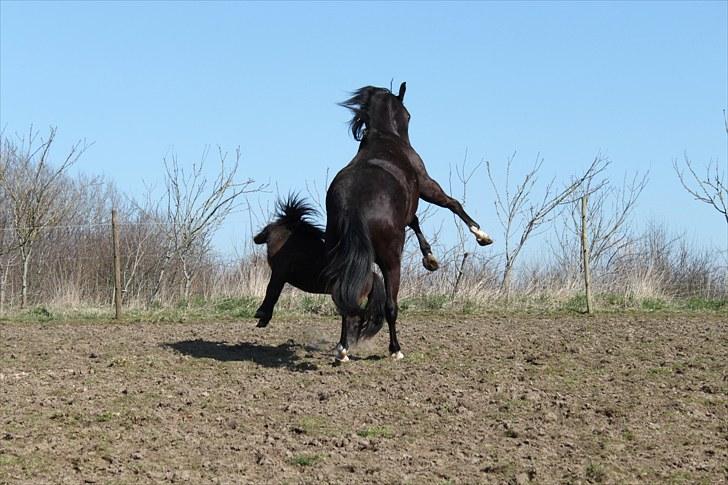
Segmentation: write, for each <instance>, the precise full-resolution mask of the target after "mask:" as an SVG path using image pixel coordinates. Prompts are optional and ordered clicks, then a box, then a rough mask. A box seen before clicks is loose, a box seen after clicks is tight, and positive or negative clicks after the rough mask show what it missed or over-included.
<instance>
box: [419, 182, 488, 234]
mask: <svg viewBox="0 0 728 485" xmlns="http://www.w3.org/2000/svg"><path fill="white" fill-rule="evenodd" d="M420 197H421V198H422V200H424V201H426V202H429V203H431V204H435V205H438V206H440V207H445V208H447V209H450V210H451V211H452V212H453V213H455V214H456V215H457V216H458V217H459V218H460V219H462V220H463V222H465V224H467V225H468V228H470V232H472V233H473V234H474V235H475V239H476V240H477V241H478V244H480V245H481V246H487V245H488V244H492V243H493V239H491V237H490V236H489V235H488V234H487V233H486V232H485V231H483V230H482V229H480V225H479V224H478V223H477V222H475V221H474V220H473V219H472V218H471V217H470V216H469V215H468V214H467V213H466V212H465V210H464V209H463V206H462V204H460V202H458V201H457V200H455V199H453V198H452V197H450V196H449V195H447V194H446V193H445V191H444V190H442V187H440V184H438V183H437V182H436V181H434V180H432V179H431V178H430V177H429V176H427V175H425V176H424V177H422V180H420Z"/></svg>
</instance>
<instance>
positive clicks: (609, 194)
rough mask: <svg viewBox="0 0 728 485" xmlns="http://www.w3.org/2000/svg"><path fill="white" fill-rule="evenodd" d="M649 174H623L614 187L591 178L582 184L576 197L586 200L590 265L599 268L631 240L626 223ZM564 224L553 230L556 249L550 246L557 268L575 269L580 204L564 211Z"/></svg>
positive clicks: (578, 238) (579, 230) (605, 180)
mask: <svg viewBox="0 0 728 485" xmlns="http://www.w3.org/2000/svg"><path fill="white" fill-rule="evenodd" d="M648 175H649V174H648V173H647V172H646V173H644V174H641V173H635V174H633V175H632V176H631V177H629V176H627V175H625V176H624V179H623V181H622V184H621V185H619V186H616V185H614V184H612V183H611V182H610V181H609V180H608V179H606V178H605V179H595V178H591V179H588V180H585V181H584V184H583V185H582V187H581V189H580V190H579V191H578V193H577V195H578V196H579V197H580V198H581V197H583V196H588V197H589V207H588V212H587V214H586V222H587V227H588V231H587V240H588V244H589V248H588V252H589V262H590V263H591V264H592V265H594V266H598V265H600V264H602V263H604V262H606V264H608V262H609V261H610V260H611V259H612V258H613V257H614V256H615V255H616V254H618V253H619V251H620V249H621V248H623V247H626V246H628V245H630V244H631V243H632V242H633V241H632V238H631V232H630V227H629V221H630V217H631V215H632V213H633V212H634V209H635V207H636V205H637V200H638V199H639V197H640V195H641V194H642V191H643V190H644V189H645V187H646V186H647V182H648V181H649V178H648ZM562 220H563V225H562V226H561V228H559V229H557V231H556V247H554V246H553V245H552V246H551V249H552V252H553V254H554V256H555V257H556V259H557V263H558V265H559V266H560V267H561V268H563V269H565V270H567V272H568V270H570V269H575V268H576V267H577V266H578V264H577V261H578V257H577V255H578V253H579V246H580V244H581V243H580V236H581V230H582V229H581V224H582V223H581V205H580V204H579V203H578V202H574V203H572V204H571V205H570V207H569V208H568V210H567V211H566V217H564V218H563V219H562Z"/></svg>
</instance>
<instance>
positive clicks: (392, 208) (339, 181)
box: [326, 83, 493, 361]
mask: <svg viewBox="0 0 728 485" xmlns="http://www.w3.org/2000/svg"><path fill="white" fill-rule="evenodd" d="M406 88H407V85H406V83H402V84H401V86H400V88H399V94H397V95H396V96H395V95H394V94H392V92H391V91H390V90H388V89H385V88H377V87H373V86H366V87H363V88H361V89H359V90H357V91H355V92H354V93H353V96H352V97H351V98H350V99H348V100H347V101H345V102H343V103H341V105H342V106H344V107H346V108H349V109H350V110H351V111H352V112H353V113H354V116H353V118H352V119H351V122H350V127H351V132H352V134H353V135H354V138H355V139H356V140H357V141H359V142H360V144H359V151H358V152H357V154H356V156H355V157H354V159H353V160H352V161H351V162H349V164H348V165H347V166H346V167H344V168H343V169H341V171H339V173H338V174H336V177H335V178H334V180H333V181H332V182H331V185H330V186H329V189H328V191H327V193H326V214H327V218H326V249H327V257H328V259H329V262H328V265H327V267H326V275H327V277H328V281H329V285H330V287H331V295H332V298H333V300H334V303H335V304H336V307H337V309H338V310H339V313H340V314H341V316H342V320H341V338H340V340H339V344H338V346H337V355H336V359H337V360H339V361H346V360H348V357H347V353H348V350H349V347H350V346H351V345H352V344H354V343H356V338H357V337H356V336H357V335H358V333H359V332H358V331H357V325H358V324H359V322H360V315H361V314H362V303H363V301H364V300H365V299H366V297H367V295H368V294H369V291H370V289H371V286H372V277H371V273H372V272H371V267H372V263H374V262H376V263H377V265H378V266H379V268H380V269H381V270H382V275H383V276H384V285H385V289H386V306H385V316H386V319H387V324H388V325H389V351H390V352H391V354H392V357H394V358H396V359H401V358H402V357H403V355H402V352H401V350H400V346H399V342H398V341H397V330H396V321H397V309H398V307H397V294H398V293H399V282H400V267H401V260H402V250H403V247H404V230H405V227H406V226H407V225H408V224H409V223H410V221H412V218H413V217H414V216H415V213H416V211H417V204H418V201H419V199H420V198H421V199H423V200H425V201H427V202H430V203H432V204H435V205H438V206H440V207H447V208H448V209H450V210H451V211H453V212H454V213H455V214H457V215H458V216H459V217H460V218H461V219H462V220H463V221H464V222H465V223H466V224H467V225H468V227H469V228H470V231H471V232H472V233H473V234H475V237H476V239H477V241H478V243H479V244H480V245H481V246H485V245H487V244H491V243H492V242H493V241H492V239H491V238H490V237H489V236H488V235H487V234H486V233H485V232H483V231H482V230H481V229H480V226H479V225H478V223H476V222H475V221H474V220H473V219H472V218H471V217H470V216H468V214H466V213H465V211H464V210H463V207H462V205H461V204H460V203H459V202H458V201H457V200H455V199H453V198H452V197H450V196H448V195H447V194H446V193H445V192H444V191H443V190H442V188H441V187H440V185H439V184H438V183H437V182H436V181H434V180H433V179H432V178H430V176H429V175H428V174H427V170H426V169H425V164H424V162H423V161H422V159H421V158H420V156H419V155H418V154H417V152H416V151H415V150H414V148H412V145H411V144H410V140H409V133H408V127H409V120H410V114H409V112H408V111H407V108H405V107H404V104H403V100H404V93H405V90H406Z"/></svg>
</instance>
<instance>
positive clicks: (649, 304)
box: [640, 298, 667, 312]
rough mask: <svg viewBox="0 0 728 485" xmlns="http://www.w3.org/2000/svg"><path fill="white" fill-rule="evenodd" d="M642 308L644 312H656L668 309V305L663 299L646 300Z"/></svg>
mask: <svg viewBox="0 0 728 485" xmlns="http://www.w3.org/2000/svg"><path fill="white" fill-rule="evenodd" d="M640 307H641V308H642V309H643V310H647V311H650V312H654V311H658V310H664V309H666V308H667V303H666V302H665V300H663V299H662V298H645V299H644V300H642V302H641V303H640Z"/></svg>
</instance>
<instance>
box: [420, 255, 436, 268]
mask: <svg viewBox="0 0 728 485" xmlns="http://www.w3.org/2000/svg"><path fill="white" fill-rule="evenodd" d="M422 266H424V267H425V269H426V270H428V271H437V270H438V269H440V263H438V262H437V258H436V257H435V256H433V255H432V253H430V254H428V255H427V256H425V257H424V258H422Z"/></svg>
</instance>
